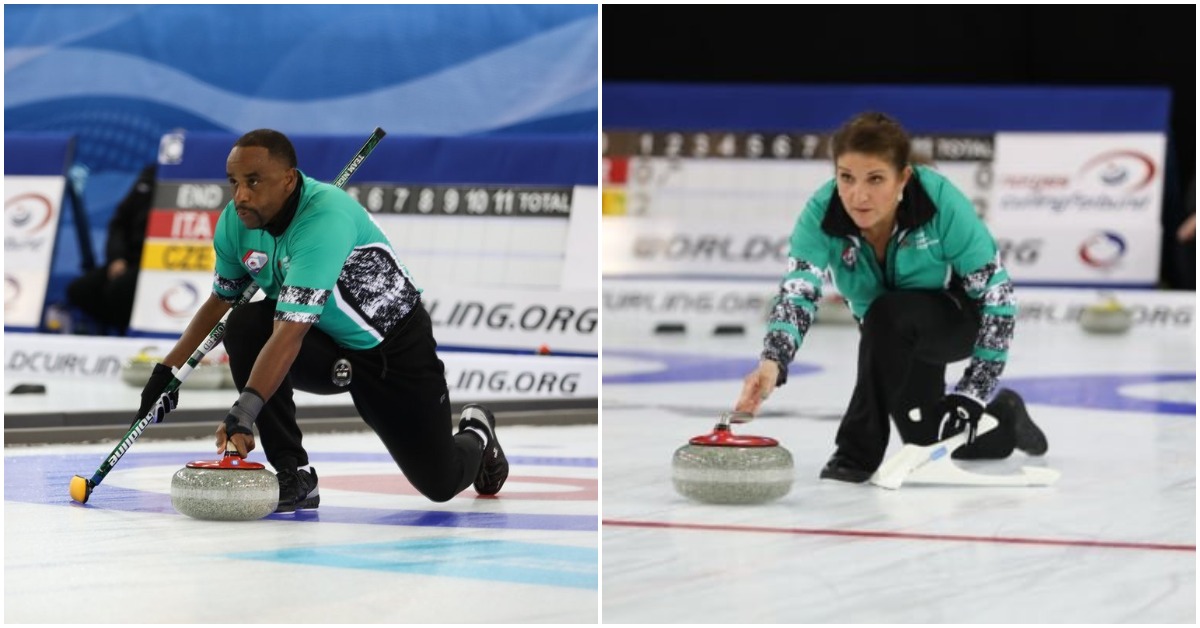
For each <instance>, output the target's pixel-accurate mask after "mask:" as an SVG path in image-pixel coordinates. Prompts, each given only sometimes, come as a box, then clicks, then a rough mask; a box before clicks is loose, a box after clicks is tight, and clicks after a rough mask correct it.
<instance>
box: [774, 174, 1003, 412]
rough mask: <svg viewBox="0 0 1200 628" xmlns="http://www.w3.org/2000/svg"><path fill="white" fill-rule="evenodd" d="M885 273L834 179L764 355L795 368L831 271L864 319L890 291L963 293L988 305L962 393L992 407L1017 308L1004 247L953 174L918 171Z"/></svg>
mask: <svg viewBox="0 0 1200 628" xmlns="http://www.w3.org/2000/svg"><path fill="white" fill-rule="evenodd" d="M885 259H886V263H885V264H884V266H883V267H882V268H881V267H880V264H879V263H878V262H877V260H876V259H875V253H874V251H873V250H872V249H871V245H870V244H869V243H868V242H867V241H866V239H865V238H863V237H862V236H861V234H860V232H859V230H858V227H857V226H856V225H855V224H854V222H853V220H851V218H850V215H849V214H848V213H846V209H845V207H844V206H843V205H842V202H841V199H840V198H839V197H838V195H837V186H836V183H835V181H833V180H831V181H830V182H829V183H827V184H825V185H824V186H822V187H821V188H820V189H819V190H817V192H816V193H815V194H813V196H812V198H811V199H809V201H808V204H807V205H805V207H804V211H803V212H801V214H800V217H799V219H798V220H797V221H796V227H795V229H793V231H792V238H791V249H790V253H789V260H788V272H787V275H786V276H785V277H784V279H783V281H782V283H781V284H780V287H779V293H778V295H777V297H776V299H775V302H774V306H773V308H772V310H771V315H770V319H769V321H768V324H767V334H766V337H765V338H764V340H763V352H762V357H763V358H766V359H770V360H774V361H776V362H778V363H779V365H780V367H781V378H780V381H781V383H782V382H783V381H786V373H787V365H788V364H790V363H791V362H792V359H793V358H794V357H795V354H796V350H797V349H798V348H799V347H800V345H801V343H802V342H803V341H804V336H805V334H806V333H807V332H808V328H809V326H810V325H811V324H812V321H813V317H814V316H815V314H816V311H817V304H818V303H819V302H820V300H821V291H822V287H823V286H824V281H825V277H826V273H828V276H829V277H830V278H831V279H832V280H833V283H834V286H835V287H836V288H837V291H838V292H839V293H841V295H842V296H843V297H845V299H846V301H847V303H848V305H849V306H850V310H851V312H853V314H854V317H855V318H856V319H858V320H859V321H861V320H862V319H863V317H864V316H865V315H866V313H867V309H868V308H870V307H871V303H872V302H873V301H874V300H875V298H876V297H878V296H879V295H881V294H883V293H884V292H888V291H891V290H961V291H962V292H964V293H965V294H966V295H967V297H969V298H970V299H973V300H974V301H976V302H977V303H978V304H979V306H980V313H981V317H982V322H981V325H980V327H979V334H978V336H977V337H976V339H975V346H974V349H973V351H972V355H971V360H970V363H969V364H968V366H967V368H966V370H965V371H964V373H963V376H962V378H961V379H960V380H959V382H958V384H957V385H956V386H955V392H958V393H960V394H964V395H967V396H969V397H972V398H974V399H976V400H978V401H980V402H986V401H987V400H988V399H990V398H991V396H992V394H993V393H994V392H995V389H996V385H997V382H998V380H999V378H1000V374H1001V373H1002V372H1003V370H1004V365H1005V362H1006V360H1007V359H1008V348H1009V343H1010V342H1011V340H1012V335H1013V327H1014V320H1015V319H1016V313H1017V304H1016V299H1015V297H1014V295H1013V286H1012V281H1011V280H1010V279H1009V276H1008V272H1007V271H1006V270H1005V269H1004V267H1003V265H1002V264H1001V263H1000V255H999V250H998V248H997V247H996V241H995V239H994V238H993V237H992V235H991V233H990V232H989V231H988V230H987V227H985V226H984V224H983V221H981V220H980V219H979V217H978V215H977V214H976V212H975V208H974V206H973V205H972V204H971V202H970V201H969V200H968V199H967V197H966V196H964V195H963V193H962V192H961V191H959V190H958V188H956V187H954V185H953V184H952V183H950V181H949V180H948V179H946V177H944V176H942V175H941V174H939V173H938V172H937V171H935V170H933V169H931V168H927V167H925V166H914V167H913V176H912V177H911V178H910V180H909V182H908V185H907V186H905V189H904V200H903V201H901V203H900V206H899V208H898V209H897V212H896V228H895V230H894V231H893V233H892V236H891V238H890V239H889V240H888V244H887V250H886V258H885Z"/></svg>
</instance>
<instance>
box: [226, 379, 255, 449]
mask: <svg viewBox="0 0 1200 628" xmlns="http://www.w3.org/2000/svg"><path fill="white" fill-rule="evenodd" d="M263 403H264V402H263V398H262V397H261V396H259V394H258V391H256V390H254V389H253V388H249V387H247V388H246V389H245V390H243V391H242V394H241V395H240V396H239V397H238V400H237V401H236V402H234V404H233V407H232V408H230V409H229V414H227V415H225V438H229V437H230V436H233V435H234V434H249V435H251V436H254V430H252V429H251V426H253V425H254V420H255V419H257V418H258V413H259V412H261V411H262V407H263Z"/></svg>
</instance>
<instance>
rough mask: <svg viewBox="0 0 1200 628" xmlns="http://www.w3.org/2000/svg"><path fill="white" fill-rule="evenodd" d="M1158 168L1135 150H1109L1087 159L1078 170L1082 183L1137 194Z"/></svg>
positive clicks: (1146, 156) (1145, 155) (1147, 183)
mask: <svg viewBox="0 0 1200 628" xmlns="http://www.w3.org/2000/svg"><path fill="white" fill-rule="evenodd" d="M1157 173H1158V168H1157V167H1156V166H1155V165H1154V160H1153V159H1151V158H1150V156H1149V155H1147V154H1145V153H1143V152H1139V151H1136V150H1111V151H1108V152H1105V153H1100V154H1099V155H1096V156H1095V157H1093V158H1091V159H1089V160H1088V161H1087V163H1085V164H1083V167H1082V168H1080V169H1079V176H1080V177H1081V178H1082V179H1083V180H1084V181H1095V182H1098V183H1099V184H1100V185H1102V186H1104V187H1108V188H1119V189H1120V190H1123V191H1125V192H1137V191H1139V190H1141V189H1142V188H1145V187H1146V186H1148V185H1150V183H1151V182H1152V181H1154V176H1155V175H1156V174H1157Z"/></svg>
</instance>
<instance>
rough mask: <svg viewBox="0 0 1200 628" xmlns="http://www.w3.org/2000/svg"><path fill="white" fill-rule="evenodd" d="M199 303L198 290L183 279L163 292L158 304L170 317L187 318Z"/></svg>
mask: <svg viewBox="0 0 1200 628" xmlns="http://www.w3.org/2000/svg"><path fill="white" fill-rule="evenodd" d="M199 303H200V291H199V290H197V289H196V287H195V286H193V285H192V284H190V283H188V282H186V281H183V282H180V283H177V284H175V285H174V286H171V287H170V288H168V289H167V290H166V292H163V295H162V300H161V301H160V302H159V306H160V307H161V308H162V311H163V313H164V314H166V315H167V316H170V317H171V318H188V317H190V316H191V315H192V314H193V313H194V312H195V309H196V306H197V305H198V304H199Z"/></svg>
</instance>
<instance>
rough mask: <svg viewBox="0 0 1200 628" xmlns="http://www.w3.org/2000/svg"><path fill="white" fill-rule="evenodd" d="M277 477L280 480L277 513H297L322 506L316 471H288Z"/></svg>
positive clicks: (276, 475)
mask: <svg viewBox="0 0 1200 628" xmlns="http://www.w3.org/2000/svg"><path fill="white" fill-rule="evenodd" d="M275 477H277V478H279V505H278V506H276V507H275V512H295V511H297V510H301V509H306V508H316V507H317V506H318V505H320V503H321V493H320V491H318V490H317V470H316V469H312V470H304V469H286V470H284V471H280V472H279V473H276V474H275Z"/></svg>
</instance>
